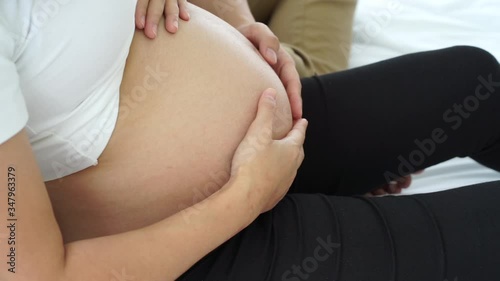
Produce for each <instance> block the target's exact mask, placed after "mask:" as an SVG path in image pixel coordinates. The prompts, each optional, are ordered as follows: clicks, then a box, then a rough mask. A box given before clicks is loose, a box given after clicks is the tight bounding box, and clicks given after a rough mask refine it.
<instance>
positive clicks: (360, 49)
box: [350, 0, 500, 194]
mask: <svg viewBox="0 0 500 281" xmlns="http://www.w3.org/2000/svg"><path fill="white" fill-rule="evenodd" d="M454 45H472V46H476V47H480V48H483V49H485V50H487V51H489V52H491V53H492V54H493V55H495V56H496V57H497V59H499V60H500V1H498V0H474V1H470V0H439V1H437V0H404V1H399V0H358V8H357V11H356V16H355V20H354V42H353V47H352V53H351V58H350V67H351V68H352V67H357V66H362V65H366V64H369V63H373V62H377V61H380V60H384V59H388V58H392V57H396V56H400V55H403V54H407V53H412V52H419V51H426V50H432V49H438V48H445V47H449V46H454ZM413 179H414V181H413V183H412V186H411V187H410V188H409V189H407V190H405V191H404V192H403V194H414V193H427V192H435V191H440V190H446V189H450V188H456V187H461V186H466V185H470V184H475V183H481V182H488V181H495V180H500V173H498V172H496V171H493V170H491V169H488V168H486V167H484V166H481V165H479V164H477V163H476V162H475V161H473V160H472V159H470V158H455V159H452V160H450V161H447V162H444V163H441V164H439V165H436V166H434V167H430V168H428V169H427V170H426V171H425V172H424V173H423V174H422V175H419V176H414V177H413Z"/></svg>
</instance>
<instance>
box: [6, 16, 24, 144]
mask: <svg viewBox="0 0 500 281" xmlns="http://www.w3.org/2000/svg"><path fill="white" fill-rule="evenodd" d="M14 55H15V41H14V38H13V37H12V35H11V34H9V32H8V31H7V30H6V29H5V27H4V26H3V25H2V24H1V23H0V144H2V143H4V142H6V141H7V140H9V139H10V138H12V137H13V136H15V135H16V134H17V133H19V132H20V131H21V130H22V129H23V128H24V127H25V126H26V123H27V122H28V110H27V109H26V104H25V102H24V97H23V95H22V92H21V88H20V82H19V75H18V73H17V68H16V64H15V62H14Z"/></svg>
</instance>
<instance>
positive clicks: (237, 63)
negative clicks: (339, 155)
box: [46, 6, 292, 242]
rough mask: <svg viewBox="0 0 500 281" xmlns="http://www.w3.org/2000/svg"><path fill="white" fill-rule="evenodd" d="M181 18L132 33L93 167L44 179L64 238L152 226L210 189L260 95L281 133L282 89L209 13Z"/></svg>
mask: <svg viewBox="0 0 500 281" xmlns="http://www.w3.org/2000/svg"><path fill="white" fill-rule="evenodd" d="M190 13H191V20H190V21H189V22H187V23H186V22H182V24H181V27H180V30H179V31H178V33H177V34H175V35H170V34H168V33H167V32H166V31H165V30H163V29H162V28H160V32H159V36H158V38H157V39H155V40H149V39H147V38H146V37H145V36H144V35H143V34H142V32H136V34H135V36H134V40H133V42H132V46H131V50H130V55H129V57H128V59H127V65H126V70H125V75H124V79H123V82H122V85H121V93H120V113H119V117H118V122H117V124H116V128H115V130H114V132H113V135H112V137H111V140H110V141H109V144H108V145H107V147H106V149H105V151H104V153H103V154H102V155H101V156H100V158H99V164H98V165H97V166H95V167H90V168H88V169H86V170H83V171H81V172H78V173H75V174H73V175H70V176H67V177H65V178H63V179H60V180H54V181H51V182H47V183H46V185H47V190H48V192H49V195H50V197H51V201H52V204H53V207H54V211H55V213H56V217H57V219H58V222H59V224H60V227H61V230H62V233H63V236H64V239H65V241H66V242H70V241H75V240H80V239H86V238H91V237H97V236H103V235H110V234H116V233H120V232H124V231H128V230H132V229H137V228H140V227H143V226H146V225H149V224H152V223H154V222H157V221H159V220H162V219H164V218H166V217H168V216H171V215H172V214H175V213H177V212H179V211H182V210H183V209H185V208H186V207H188V206H191V205H193V204H194V203H196V202H198V201H200V200H203V199H204V198H206V197H207V196H209V195H210V194H212V193H213V192H215V191H216V190H218V189H219V188H220V187H221V186H222V185H223V184H224V183H225V182H226V181H227V180H228V177H229V171H230V165H231V159H232V156H233V154H234V151H235V149H236V147H237V146H238V144H239V142H240V141H241V140H242V138H243V136H244V135H245V133H246V131H247V129H248V127H249V125H250V123H251V122H252V120H253V119H254V117H255V113H256V110H257V102H258V99H259V97H260V95H261V93H262V91H263V90H264V89H266V88H268V87H273V88H276V89H277V90H278V96H277V117H276V118H275V122H274V124H275V129H274V135H275V137H276V138H281V137H283V136H284V135H286V133H287V132H288V131H289V130H290V128H291V125H292V120H291V114H290V107H289V101H288V98H287V96H286V92H285V89H284V88H283V85H282V84H281V82H280V80H279V78H278V77H277V76H276V74H275V73H274V71H273V70H272V69H271V68H270V67H269V66H268V64H267V63H266V62H265V61H264V60H263V59H262V58H261V57H260V55H259V54H258V52H257V51H256V50H255V48H253V46H252V45H251V44H250V43H249V42H248V41H247V40H246V39H245V38H244V37H243V36H241V35H240V34H239V33H238V32H237V31H236V30H234V29H233V28H232V27H230V26H229V25H227V24H226V23H224V22H222V21H221V20H219V19H218V18H216V17H215V16H213V15H211V14H209V13H207V12H205V11H203V10H201V9H198V8H196V7H194V6H190ZM160 26H162V25H160ZM200 211H203V210H200ZM191 215H195V214H185V217H186V221H188V220H189V217H190V216H191Z"/></svg>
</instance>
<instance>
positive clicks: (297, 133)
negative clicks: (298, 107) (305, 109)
mask: <svg viewBox="0 0 500 281" xmlns="http://www.w3.org/2000/svg"><path fill="white" fill-rule="evenodd" d="M308 124H309V123H308V121H307V120H306V119H299V120H297V122H295V125H293V128H292V130H290V132H288V135H287V136H286V137H285V138H284V139H283V140H287V141H293V142H294V143H295V144H297V145H300V146H302V145H303V144H304V141H305V139H306V130H307V125H308Z"/></svg>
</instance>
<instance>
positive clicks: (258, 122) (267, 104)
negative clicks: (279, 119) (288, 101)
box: [248, 88, 276, 139]
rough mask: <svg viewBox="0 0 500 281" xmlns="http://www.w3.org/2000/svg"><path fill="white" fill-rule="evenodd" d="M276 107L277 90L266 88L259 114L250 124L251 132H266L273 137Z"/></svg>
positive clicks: (260, 102) (260, 103) (259, 106)
mask: <svg viewBox="0 0 500 281" xmlns="http://www.w3.org/2000/svg"><path fill="white" fill-rule="evenodd" d="M275 108H276V90H275V89H271V88H269V89H266V90H265V91H264V92H263V93H262V95H261V96H260V99H259V104H258V108H257V116H256V117H255V120H254V121H253V123H252V125H250V129H249V130H248V132H249V133H253V134H255V133H265V134H266V137H268V138H269V139H271V136H272V131H273V120H274V115H275Z"/></svg>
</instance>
